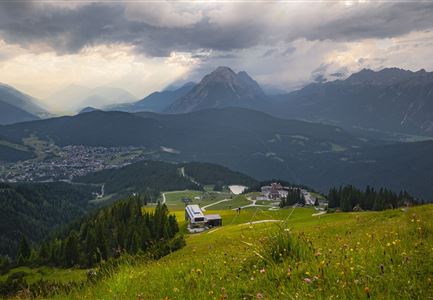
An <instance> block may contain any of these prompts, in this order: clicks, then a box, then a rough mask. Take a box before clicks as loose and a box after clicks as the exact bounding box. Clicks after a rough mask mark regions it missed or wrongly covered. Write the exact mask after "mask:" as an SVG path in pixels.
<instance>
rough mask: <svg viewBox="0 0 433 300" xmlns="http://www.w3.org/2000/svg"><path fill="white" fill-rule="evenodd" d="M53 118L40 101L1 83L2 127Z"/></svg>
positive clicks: (0, 122) (0, 117) (0, 106)
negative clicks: (3, 125)
mask: <svg viewBox="0 0 433 300" xmlns="http://www.w3.org/2000/svg"><path fill="white" fill-rule="evenodd" d="M50 116H52V115H51V114H50V113H48V112H47V111H46V110H45V109H44V108H42V107H41V106H40V105H39V104H38V101H37V100H36V99H35V98H33V97H31V96H29V95H27V94H24V93H22V92H20V91H19V90H17V89H15V88H14V87H12V86H10V85H6V84H2V83H0V125H1V124H13V123H19V122H26V121H33V120H37V119H39V118H47V117H50Z"/></svg>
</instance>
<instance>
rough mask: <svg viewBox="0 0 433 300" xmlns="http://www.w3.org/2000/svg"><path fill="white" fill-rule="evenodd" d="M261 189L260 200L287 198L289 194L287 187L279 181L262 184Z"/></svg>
mask: <svg viewBox="0 0 433 300" xmlns="http://www.w3.org/2000/svg"><path fill="white" fill-rule="evenodd" d="M261 191H262V194H261V198H260V199H258V200H281V199H282V198H286V197H287V194H288V191H287V189H286V188H284V187H283V186H282V185H281V184H280V183H277V182H274V183H271V185H266V186H262V188H261Z"/></svg>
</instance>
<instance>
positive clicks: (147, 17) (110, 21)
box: [0, 1, 433, 57]
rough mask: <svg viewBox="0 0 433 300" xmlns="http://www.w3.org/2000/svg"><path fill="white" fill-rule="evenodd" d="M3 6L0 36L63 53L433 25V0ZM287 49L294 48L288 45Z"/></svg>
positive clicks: (211, 46)
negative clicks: (110, 46)
mask: <svg viewBox="0 0 433 300" xmlns="http://www.w3.org/2000/svg"><path fill="white" fill-rule="evenodd" d="M364 2H365V1H360V2H359V3H358V2H357V3H356V4H354V5H350V6H347V5H345V3H346V2H342V3H339V2H337V3H336V2H323V3H314V4H311V3H309V4H302V3H301V4H299V3H237V4H218V3H216V4H215V3H214V4H206V3H193V4H191V3H176V2H159V3H144V4H143V3H134V2H132V3H130V2H127V3H122V2H115V3H110V2H102V3H90V4H87V3H84V4H83V3H79V4H76V5H67V3H66V4H62V5H58V4H53V3H45V2H42V3H39V2H22V1H20V2H17V3H11V2H6V3H2V4H0V35H1V37H2V38H3V39H4V40H5V41H7V42H8V43H16V44H19V45H22V46H24V47H30V45H32V44H33V45H34V44H36V45H39V46H40V47H43V46H48V47H50V48H51V49H54V50H55V51H56V52H57V53H58V54H68V53H77V52H79V51H80V50H81V49H82V48H84V47H86V46H92V45H98V44H116V43H127V44H130V45H132V46H134V49H135V50H136V51H138V52H141V53H144V54H146V55H148V56H155V57H162V56H170V53H171V52H173V51H177V52H185V51H196V50H199V49H208V50H217V51H232V50H239V49H247V48H251V47H255V46H259V45H276V44H278V43H281V42H286V43H289V42H293V41H295V40H297V39H306V40H312V41H314V40H333V41H356V40H359V39H365V38H386V37H395V36H398V35H403V34H407V33H409V32H412V31H417V30H418V31H419V30H426V29H429V28H432V27H433V25H432V22H431V18H432V12H433V3H431V2H418V3H390V2H384V3H382V2H365V3H364ZM287 50H288V51H287V52H286V54H291V51H293V50H294V49H292V48H290V47H289V48H288V49H287Z"/></svg>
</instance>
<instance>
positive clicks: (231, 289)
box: [57, 205, 433, 299]
mask: <svg viewBox="0 0 433 300" xmlns="http://www.w3.org/2000/svg"><path fill="white" fill-rule="evenodd" d="M313 212H314V211H313V210H310V209H303V208H300V209H299V208H298V209H296V210H295V211H294V212H292V209H288V210H283V211H282V212H281V213H277V212H266V213H264V212H260V211H248V210H246V211H244V212H243V213H241V215H240V216H237V215H236V212H231V213H225V214H223V218H224V222H225V223H226V225H225V226H223V227H222V228H219V229H216V230H214V231H210V232H209V234H199V235H190V236H188V237H187V239H186V242H187V245H186V247H184V248H183V249H181V250H178V251H176V252H174V253H172V254H170V255H168V256H166V257H164V258H162V259H161V260H159V261H155V262H151V263H149V262H140V260H137V262H136V263H135V264H131V263H128V264H123V265H121V266H120V268H119V269H118V270H116V271H112V272H111V273H109V275H108V276H106V277H105V278H103V279H102V280H101V281H100V282H98V283H97V284H95V285H93V284H92V285H89V286H87V287H85V288H84V289H79V290H76V291H74V292H72V293H71V294H68V295H67V297H70V298H73V299H82V298H91V299H105V298H135V297H139V298H143V299H207V298H209V297H216V298H218V299H219V298H222V299H242V298H247V299H289V298H291V297H293V296H296V295H298V297H299V298H305V297H308V298H313V299H318V298H324V299H328V298H331V297H336V298H341V299H349V298H350V299H353V298H356V299H364V298H373V299H376V298H377V299H394V298H399V299H426V298H428V297H429V295H431V294H432V292H433V286H432V285H431V280H430V279H429V278H430V275H431V274H432V273H433V260H432V256H431V255H429V253H430V251H431V248H432V247H433V238H432V235H431V234H429V232H430V231H431V230H433V223H432V220H431V217H430V215H431V213H433V207H432V206H431V205H430V206H422V207H416V208H411V209H409V211H408V212H407V213H405V212H403V211H401V210H394V211H385V212H380V213H365V212H364V213H350V214H349V213H338V214H327V215H322V216H320V217H317V216H312V215H311V214H312V213H313ZM220 213H221V212H220ZM269 219H271V220H286V223H273V222H268V223H265V222H262V223H260V222H258V223H256V224H254V223H249V222H250V221H260V220H262V221H263V220H269ZM414 245H416V246H414ZM408 281H410V284H408ZM65 296H66V294H64V295H60V296H59V297H57V298H63V297H65Z"/></svg>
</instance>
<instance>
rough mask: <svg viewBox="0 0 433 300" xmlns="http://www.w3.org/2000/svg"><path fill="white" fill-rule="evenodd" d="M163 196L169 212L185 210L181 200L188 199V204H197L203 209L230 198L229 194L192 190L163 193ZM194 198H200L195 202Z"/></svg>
mask: <svg viewBox="0 0 433 300" xmlns="http://www.w3.org/2000/svg"><path fill="white" fill-rule="evenodd" d="M164 194H165V197H166V205H167V207H168V208H169V209H170V210H171V211H177V210H183V209H184V208H185V203H183V202H182V199H183V198H189V199H190V200H191V202H190V204H198V205H200V206H201V207H203V206H206V205H209V204H212V203H215V202H217V201H219V200H223V199H228V198H230V197H231V195H230V194H229V193H218V192H209V191H205V192H202V191H192V190H186V191H174V192H165V193H164ZM195 197H200V200H196V199H195Z"/></svg>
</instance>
